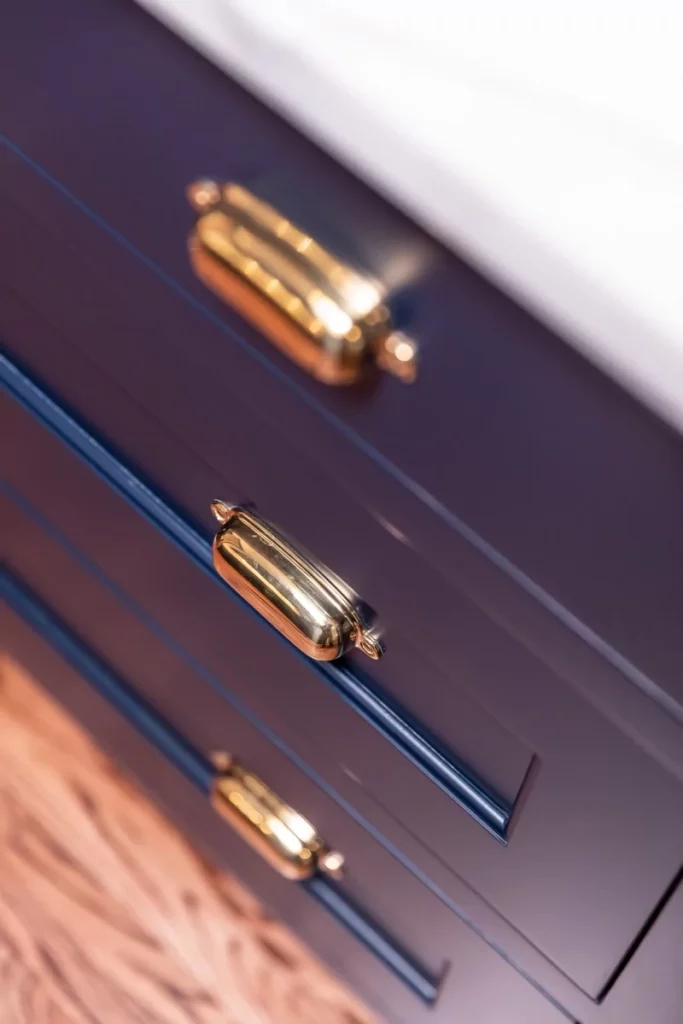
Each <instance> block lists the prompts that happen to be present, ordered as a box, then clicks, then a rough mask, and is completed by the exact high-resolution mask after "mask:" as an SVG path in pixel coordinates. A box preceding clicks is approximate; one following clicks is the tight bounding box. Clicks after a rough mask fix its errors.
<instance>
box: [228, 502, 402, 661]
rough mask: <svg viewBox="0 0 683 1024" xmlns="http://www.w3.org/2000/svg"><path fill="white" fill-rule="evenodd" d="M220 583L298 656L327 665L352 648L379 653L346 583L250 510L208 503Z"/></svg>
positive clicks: (370, 625)
mask: <svg viewBox="0 0 683 1024" xmlns="http://www.w3.org/2000/svg"><path fill="white" fill-rule="evenodd" d="M211 511H212V512H213V514H214V516H215V518H216V519H217V520H218V522H219V523H220V528H219V530H218V532H217V533H216V536H215V538H214V542H213V564H214V568H215V569H216V571H217V572H218V574H219V576H220V577H221V578H222V579H223V580H225V582H226V583H228V584H229V585H230V586H231V587H232V588H233V589H234V590H236V591H237V593H238V594H241V596H242V597H243V598H245V600H246V601H248V602H249V604H250V605H251V606H252V607H253V608H255V609H256V610H257V611H258V612H260V613H261V615H263V617H264V618H265V619H267V620H268V622H270V623H271V625H273V626H275V628H276V629H278V630H279V631H280V633H282V634H283V635H284V636H286V637H287V639H288V640H290V641H291V642H292V643H293V644H295V646H296V647H298V648H299V650H300V651H303V652H304V654H307V655H308V656H309V657H310V658H314V659H315V660H316V661H333V660H334V659H335V658H340V657H341V656H342V655H343V654H345V653H346V652H347V651H349V650H350V649H351V648H352V647H359V648H360V650H361V651H363V652H364V653H365V654H367V655H368V657H369V658H374V659H377V658H380V657H381V656H382V654H383V653H384V648H383V646H382V643H381V641H380V639H379V636H378V633H377V630H376V625H375V622H374V616H373V614H372V612H371V611H370V609H368V608H367V607H366V606H365V605H364V604H363V602H362V601H360V600H359V598H358V597H357V596H356V595H355V594H354V593H353V591H352V590H350V588H349V587H347V586H346V584H345V583H344V582H343V581H342V580H340V579H339V578H338V577H337V576H335V575H334V574H333V573H332V572H331V571H330V570H329V569H327V568H325V567H324V566H322V565H320V564H319V563H318V562H316V561H315V559H314V558H313V557H312V556H311V555H308V554H305V553H304V552H303V551H301V550H298V549H297V548H295V547H294V546H293V545H292V543H291V542H290V541H289V540H288V539H287V538H286V537H285V536H283V534H281V533H279V532H278V531H277V530H276V529H275V528H274V527H273V526H271V525H270V523H268V522H266V521H265V520H264V519H261V518H260V517H259V516H258V515H257V514H256V513H255V512H254V511H253V510H252V509H250V508H245V507H243V506H240V505H228V504H226V503H225V502H224V501H214V502H213V503H212V505H211Z"/></svg>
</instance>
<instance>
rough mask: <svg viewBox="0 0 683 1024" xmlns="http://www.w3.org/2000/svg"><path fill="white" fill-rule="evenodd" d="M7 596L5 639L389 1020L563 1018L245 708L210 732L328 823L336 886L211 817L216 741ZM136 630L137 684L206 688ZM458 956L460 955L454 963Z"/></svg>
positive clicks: (40, 604)
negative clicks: (289, 877)
mask: <svg viewBox="0 0 683 1024" xmlns="http://www.w3.org/2000/svg"><path fill="white" fill-rule="evenodd" d="M0 592H1V593H2V595H3V597H4V598H5V599H6V600H7V605H3V607H2V610H1V611H0V622H1V624H2V629H3V637H4V638H6V641H5V642H6V644H7V648H6V649H7V650H9V652H10V653H11V654H12V655H14V656H15V657H17V658H18V659H19V660H20V661H22V662H23V663H25V664H26V665H27V667H28V668H29V669H30V670H31V671H32V672H34V674H36V675H37V677H38V678H39V679H40V680H41V681H43V680H44V681H45V684H46V685H48V687H49V688H50V689H51V690H52V691H53V692H54V693H55V695H56V696H57V697H58V698H59V699H60V700H61V701H62V702H63V703H65V704H66V706H67V707H69V708H70V709H71V710H72V711H74V712H75V713H76V714H77V715H78V717H79V718H81V719H82V720H83V721H84V723H85V724H86V726H87V727H88V728H89V729H90V730H91V731H92V732H93V733H94V734H95V736H96V738H97V739H99V740H100V742H102V744H103V746H104V748H105V749H106V750H107V751H108V752H109V753H111V754H112V755H114V756H115V757H116V758H118V759H119V760H120V761H121V762H122V764H123V765H124V766H125V767H126V768H128V769H129V770H131V771H133V772H134V773H135V774H136V775H137V776H138V778H139V779H140V780H141V781H142V782H143V784H144V785H145V787H146V788H147V789H148V790H151V792H152V794H153V795H154V796H156V797H157V798H158V799H159V800H160V802H161V803H162V805H163V806H164V808H165V809H166V810H167V811H168V812H170V813H171V814H172V815H173V817H174V818H175V820H176V821H177V822H178V823H179V824H180V825H181V827H182V828H184V830H185V831H186V832H187V833H188V836H189V837H190V838H191V839H192V841H193V842H196V843H198V844H199V845H200V846H203V847H206V848H207V849H208V850H209V851H210V853H211V855H212V856H213V857H214V858H215V859H216V860H217V861H218V863H219V864H220V865H222V866H225V867H226V868H228V869H229V870H230V871H231V872H236V873H238V874H239V875H240V877H242V878H243V879H244V880H245V881H246V882H247V883H248V884H249V885H250V886H251V888H252V889H253V890H254V891H255V892H256V893H257V895H259V896H260V897H261V898H262V899H265V900H266V901H267V903H268V904H269V906H271V907H272V908H273V909H274V910H275V911H276V912H277V913H278V914H279V915H280V916H282V917H283V918H284V919H285V921H288V922H291V923H292V924H293V925H294V926H295V927H296V929H297V931H298V932H299V933H300V934H301V936H302V937H303V938H304V939H305V940H306V941H307V942H308V943H309V944H310V945H311V947H312V948H314V949H315V950H316V951H317V952H318V953H319V954H321V955H322V956H323V957H325V958H326V959H327V960H328V962H329V963H330V965H331V966H332V967H333V968H335V969H336V970H339V971H341V972H342V973H343V974H344V976H345V977H346V978H347V980H348V981H350V982H351V983H352V984H353V985H354V986H355V987H356V988H357V989H358V990H359V991H360V992H361V993H362V994H363V995H364V996H365V997H366V998H368V999H370V1000H371V1001H372V1002H373V1003H374V1005H375V1006H376V1007H377V1009H378V1010H379V1011H380V1012H381V1013H382V1015H383V1017H384V1019H386V1020H388V1021H396V1022H397V1024H398V1022H400V1021H403V1022H405V1024H408V1022H410V1024H412V1022H416V1024H417V1022H418V1021H424V1022H425V1024H426V1022H427V1021H428V1020H429V1021H434V1022H435V1024H437V1022H438V1021H443V1022H446V1021H449V1020H452V1019H453V1018H454V1016H463V1017H464V1018H465V1019H476V1015H477V1014H480V1013H483V1014H484V1015H485V1016H486V1017H490V1018H491V1019H494V1018H496V1017H498V1016H499V1015H501V1014H502V1013H503V1012H504V1011H506V1012H508V1016H509V1008H510V1007H513V1010H512V1014H513V1016H512V1017H509V1019H511V1020H518V1021H519V1022H520V1024H522V1022H527V1021H528V1022H530V1024H560V1021H561V1020H564V1019H566V1018H565V1017H564V1014H562V1013H561V1012H560V1011H559V1010H558V1009H557V1008H555V1007H554V1006H553V1005H552V1004H551V1003H549V1002H548V1001H547V1000H546V999H545V998H544V997H543V996H542V995H541V994H540V993H539V992H538V991H537V990H536V989H535V988H534V987H533V986H532V985H530V984H529V983H528V982H527V981H526V980H525V979H523V978H522V976H521V975H519V974H518V973H517V972H516V971H514V969H513V968H512V967H511V966H510V965H509V964H508V963H506V962H505V961H504V960H502V959H501V958H499V957H498V956H497V955H496V954H495V953H494V952H493V951H492V950H491V949H490V948H489V947H488V946H487V945H486V944H485V943H484V942H483V941H482V940H481V939H480V938H479V937H477V936H476V935H474V934H473V933H471V932H470V931H469V929H468V928H467V927H466V926H465V925H464V924H463V923H462V922H461V921H459V920H458V918H456V917H455V916H454V915H452V914H451V913H449V912H448V911H447V910H446V908H445V907H443V906H442V905H441V904H440V903H439V902H438V900H436V898H435V897H434V896H433V895H432V894H431V893H429V892H428V890H427V889H425V888H424V887H423V886H421V885H420V884H419V883H417V882H416V881H415V880H414V879H413V878H412V877H411V876H410V875H409V874H408V873H407V872H406V871H405V869H403V868H402V867H401V866H400V865H399V864H398V863H397V862H396V861H395V859H393V858H391V857H390V856H388V855H387V854H386V852H385V851H384V850H382V849H381V848H379V847H378V846H377V844H376V843H373V841H372V840H371V839H370V838H369V837H368V836H367V835H366V834H365V833H363V832H362V831H361V830H359V829H358V826H357V825H356V824H355V823H354V822H353V821H352V820H350V819H349V818H348V817H346V816H345V815H344V814H343V813H342V812H341V811H340V809H339V808H338V807H336V806H335V805H334V803H333V802H332V801H330V799H329V797H328V796H327V795H326V794H325V793H324V792H323V791H321V790H319V789H317V788H316V787H315V786H314V785H313V784H312V783H311V782H310V780H309V779H307V778H306V777H305V776H304V775H303V773H302V772H301V771H299V770H298V769H297V768H296V767H294V765H293V764H292V763H291V761H289V760H288V759H287V757H286V756H285V755H284V754H283V752H282V751H281V750H279V749H277V748H276V747H275V746H273V744H272V743H271V742H269V741H268V740H267V739H266V738H265V737H264V736H263V735H262V734H260V733H259V732H258V731H257V730H256V729H254V728H253V726H252V725H250V724H249V723H248V722H246V721H245V720H244V719H242V718H240V716H238V715H233V716H226V715H225V714H223V715H222V716H221V724H220V726H218V724H217V723H216V728H215V729H214V732H213V736H212V737H211V739H213V740H214V741H215V742H217V743H219V744H226V743H230V744H231V745H232V746H233V749H237V748H238V749H239V751H240V754H241V756H243V757H244V758H245V760H246V759H247V758H248V759H249V763H250V764H251V765H253V766H255V767H256V766H257V767H258V771H259V772H260V773H261V774H262V775H263V776H264V777H272V778H275V779H277V785H278V788H279V790H280V791H281V792H282V793H283V794H285V795H286V796H287V797H288V799H290V800H291V801H292V802H293V803H295V804H296V806H297V808H300V809H302V810H305V813H306V814H309V815H310V816H311V818H313V817H314V816H315V817H316V818H317V821H318V822H320V823H321V824H324V827H325V828H328V829H331V830H332V832H333V833H334V834H335V841H336V840H337V838H338V839H339V846H340V847H343V849H344V852H345V854H346V858H347V861H346V871H345V877H344V880H343V881H341V882H330V881H328V880H326V879H325V877H324V876H322V875H315V876H313V877H312V878H310V879H308V880H306V881H304V882H301V883H295V882H294V883H293V882H287V881H285V880H284V879H282V878H281V877H280V876H278V875H277V874H275V873H274V872H272V871H271V870H270V869H269V867H268V866H267V865H266V864H265V863H264V862H263V861H261V860H259V859H257V858H254V856H253V854H251V853H250V851H249V849H248V848H247V847H246V846H245V844H244V843H242V842H241V841H240V839H239V838H238V837H237V836H236V834H235V833H233V832H231V831H230V830H229V829H227V827H226V826H225V824H224V823H222V822H220V821H219V819H218V818H217V817H215V816H214V817H212V816H211V812H210V809H209V808H210V804H209V799H208V797H209V791H210V786H211V779H212V771H213V769H212V764H211V761H210V759H209V757H208V749H207V748H205V747H201V746H194V745H192V744H191V743H188V742H187V740H186V739H185V737H184V735H183V733H182V732H181V731H179V729H178V728H177V727H176V726H174V725H173V723H171V722H169V721H168V720H166V719H165V718H164V717H163V716H161V715H160V714H159V712H158V711H157V709H156V708H155V707H154V706H153V705H151V704H149V703H148V702H147V701H145V699H144V698H143V697H142V696H141V695H140V693H139V692H138V690H137V689H136V687H135V686H131V680H129V679H124V678H122V676H121V675H120V674H119V673H118V672H117V671H116V670H115V669H114V668H113V667H112V666H111V665H110V664H108V663H107V661H105V660H103V659H102V657H101V655H100V654H99V652H97V651H96V650H94V649H93V647H92V646H91V645H90V644H89V643H88V642H87V640H86V639H84V638H83V637H81V636H80V635H79V634H77V633H76V632H74V631H73V629H72V628H71V627H70V625H69V623H67V622H66V621H65V620H64V619H63V618H61V617H58V616H56V615H55V613H54V611H53V610H52V609H50V608H49V607H48V606H47V605H46V604H45V602H44V601H43V600H42V599H41V598H40V597H39V595H37V594H36V593H35V592H32V591H31V590H29V589H27V588H26V586H25V584H24V583H23V581H21V580H19V579H18V578H17V577H16V576H14V575H12V574H8V573H4V574H3V575H2V576H1V577H0ZM83 596H87V599H88V600H90V599H91V598H92V596H93V592H92V591H91V590H90V589H87V594H84V595H83ZM95 601H96V603H97V602H98V601H99V602H101V607H102V608H104V606H107V605H108V612H109V614H110V615H111V619H112V629H114V630H116V629H117V628H126V627H125V620H126V618H127V616H126V612H125V609H122V608H117V607H116V606H115V605H112V604H111V603H110V602H108V601H107V597H106V595H100V597H99V598H97V597H96V598H95ZM119 616H121V621H119ZM128 627H132V635H133V637H135V639H136V640H139V641H140V646H139V647H137V654H136V657H137V660H138V670H137V673H136V677H135V682H136V683H137V680H138V678H140V679H143V680H144V679H145V678H146V680H147V682H146V685H147V687H149V674H150V673H155V672H160V673H161V674H162V676H164V677H165V678H168V677H169V675H170V676H171V677H173V676H174V675H175V676H176V678H177V679H179V680H182V681H183V682H184V683H186V684H187V685H188V686H189V688H190V689H191V690H192V691H195V692H198V691H200V690H201V688H202V682H201V680H200V679H197V678H195V679H192V677H191V675H190V676H188V675H184V670H183V669H182V668H181V669H180V670H177V669H175V668H174V657H173V655H172V653H171V652H170V651H168V650H164V649H163V647H162V646H160V645H159V644H158V642H157V641H156V640H155V638H154V637H153V636H149V637H148V638H147V640H148V644H145V641H144V637H143V633H144V631H143V630H140V629H139V624H137V623H135V622H134V621H133V622H132V623H131V622H130V621H129V622H128ZM48 644H49V645H50V646H49V647H48V646H47V645H48ZM55 652H56V653H57V654H58V655H59V657H56V656H55ZM330 834H332V833H330ZM162 882H163V880H162ZM397 929H402V931H403V934H404V935H405V937H406V941H407V940H408V939H409V941H410V943H411V944H412V946H413V948H419V952H420V954H421V958H418V957H417V956H415V955H414V954H413V953H412V952H407V951H406V948H405V947H404V945H403V943H402V942H401V941H400V940H399V939H397V938H396V934H397V931H396V930H397ZM451 957H452V958H453V960H454V961H455V959H457V961H458V963H457V964H456V963H455V962H454V963H453V964H452V965H450V964H448V962H447V958H451ZM425 963H426V964H427V966H425ZM430 963H431V964H432V965H433V966H429V964H430ZM447 968H448V973H447V974H446V969H447ZM483 979H485V981H486V984H485V985H484V986H482V980H483ZM506 1008H507V1009H506Z"/></svg>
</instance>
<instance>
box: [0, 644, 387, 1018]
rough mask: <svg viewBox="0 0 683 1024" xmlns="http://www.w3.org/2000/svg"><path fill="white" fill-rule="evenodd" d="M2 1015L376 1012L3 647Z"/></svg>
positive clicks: (191, 1015) (0, 781)
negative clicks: (214, 861) (205, 851)
mask: <svg viewBox="0 0 683 1024" xmlns="http://www.w3.org/2000/svg"><path fill="white" fill-rule="evenodd" d="M0 747H1V749H2V759H1V761H0V1022H2V1024H66V1022H68V1024H100V1022H102V1024H104V1022H106V1024H124V1022H125V1024H271V1022H275V1024H295V1022H296V1024H372V1022H373V1021H374V1019H375V1018H374V1017H372V1016H371V1014H369V1013H368V1011H367V1010H365V1009H364V1008H363V1007H362V1006H361V1005H360V1004H359V1002H358V1001H357V1000H356V999H355V998H354V997H353V996H352V995H351V994H350V993H348V992H347V991H346V990H345V989H344V988H343V987H342V986H341V984H340V983H339V982H338V981H337V980H336V979H335V978H334V977H332V976H331V975H330V973H329V972H328V970H327V969H326V968H324V967H323V966H322V965H320V964H319V963H318V962H317V961H316V960H315V959H314V958H313V957H312V956H311V954H310V953H309V952H308V951H306V950H305V949H304V948H303V947H302V946H301V944H300V943H299V942H298V941H297V940H296V939H295V938H294V937H293V936H292V935H291V934H290V933H289V932H288V930H287V929H285V928H284V926H283V925H281V924H280V923H279V922H277V921H275V920H273V919H271V918H270V917H269V916H268V915H267V914H266V913H264V911H263V909H262V908H261V906H260V905H259V903H258V901H257V900H256V899H255V898H254V897H253V896H251V895H250V894H249V893H248V892H247V891H246V890H245V889H244V888H242V886H241V885H240V884H239V883H237V882H236V881H235V880H234V879H232V878H230V877H228V876H227V875H225V874H224V873H222V872H220V871H218V870H217V869H215V868H214V867H213V866H212V865H210V864H208V863H206V861H205V860H204V859H203V858H202V857H200V856H199V854H198V853H197V852H196V851H195V850H194V849H193V848H192V846H191V845H190V844H189V843H188V842H187V840H186V839H185V838H184V837H183V836H182V835H181V834H180V833H179V832H178V831H177V830H176V829H175V828H174V827H173V826H172V825H171V824H170V822H168V820H166V819H165V818H164V816H163V815H162V814H161V812H160V811H159V810H158V809H157V808H156V807H155V806H154V805H153V804H152V803H151V802H150V801H149V800H148V799H147V797H146V796H144V795H143V794H142V793H140V792H139V790H138V789H137V788H136V787H135V786H134V785H133V783H132V782H130V781H129V780H128V779H127V778H126V777H125V776H124V775H123V774H122V773H121V772H120V771H118V770H117V769H116V768H115V767H114V766H113V765H112V764H111V763H110V762H109V761H108V759H107V758H106V757H104V756H103V755H102V754H101V753H100V752H99V751H98V750H97V748H96V747H95V745H94V744H93V742H92V741H91V740H90V738H89V737H88V736H87V735H86V734H85V733H84V731H83V730H82V729H81V728H80V727H79V726H78V725H77V724H76V723H75V722H73V721H72V720H71V719H70V718H69V717H68V716H67V715H66V714H65V713H64V712H63V711H62V710H61V709H60V708H59V707H57V706H56V705H55V704H54V703H53V702H52V701H51V699H50V698H48V696H47V695H46V694H45V693H44V692H43V691H42V690H41V689H40V688H39V687H38V686H37V684H36V683H35V682H34V681H33V680H32V679H30V677H29V676H28V675H27V674H26V672H25V671H24V670H23V669H22V668H21V667H20V666H18V665H17V664H16V663H14V662H13V661H11V660H10V659H9V658H7V657H5V658H0Z"/></svg>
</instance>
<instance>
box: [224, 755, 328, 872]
mask: <svg viewBox="0 0 683 1024" xmlns="http://www.w3.org/2000/svg"><path fill="white" fill-rule="evenodd" d="M212 760H213V763H214V766H215V768H216V775H215V778H214V781H213V785H212V787H211V802H212V804H213V807H214V809H215V810H216V811H217V813H218V814H220V816H221V817H222V818H223V819H224V820H225V821H227V822H228V823H229V824H230V825H232V827H233V828H234V829H235V831H236V832H238V833H239V834H240V835H241V836H242V838H243V839H245V840H246V842H248V843H249V845H250V846H251V847H252V848H253V849H255V850H256V851H257V852H258V853H259V854H260V855H261V856H262V857H263V859H264V860H266V861H267V862H268V863H269V864H270V865H271V867H273V868H275V870H276V871H277V872H278V874H280V875H282V876H283V878H289V879H291V880H292V881H302V880H303V879H305V878H311V877H312V876H313V875H314V874H316V873H317V872H319V871H322V872H324V873H325V874H328V875H332V876H333V877H334V878H340V877H341V875H342V869H343V865H344V857H343V856H342V854H341V853H338V852H337V851H336V850H331V849H330V847H329V846H328V845H327V843H326V842H325V841H324V840H323V839H322V838H321V837H320V836H319V835H318V833H317V832H316V830H315V828H314V827H313V825H311V823H310V821H308V820H307V819H306V818H304V817H303V815H301V814H299V813H298V811H295V810H294V809H293V808H292V807H290V806H289V805H288V804H286V803H285V802H284V801H283V800H281V799H280V797H279V796H277V795H276V794H275V793H274V792H273V791H272V789H269V787H268V786H266V784H265V782H263V781H262V780H261V779H259V778H258V776H256V775H254V774H253V773H252V772H250V771H248V770H247V769H246V768H245V767H243V765H241V764H240V763H239V762H238V761H236V760H234V759H233V758H232V757H230V755H229V754H223V753H219V754H214V755H213V758H212Z"/></svg>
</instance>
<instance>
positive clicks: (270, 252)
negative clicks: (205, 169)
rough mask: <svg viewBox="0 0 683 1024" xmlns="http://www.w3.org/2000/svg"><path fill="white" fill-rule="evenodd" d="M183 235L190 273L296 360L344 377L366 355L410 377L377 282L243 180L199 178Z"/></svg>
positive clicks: (406, 352)
mask: <svg viewBox="0 0 683 1024" xmlns="http://www.w3.org/2000/svg"><path fill="white" fill-rule="evenodd" d="M188 198H189V200H190V202H191V204H192V206H193V207H194V208H195V210H196V211H197V213H198V214H199V216H198V218H197V223H196V226H195V229H194V231H193V232H192V234H191V235H190V239H189V249H190V258H191V261H192V265H193V268H194V271H195V273H196V274H197V276H198V277H199V278H200V280H201V281H203V283H204V284H206V285H207V286H208V287H209V288H211V290H212V291H214V292H216V294H217V295H218V296H219V297H220V298H221V299H223V301H224V302H226V303H227V304H228V305H230V306H233V307H234V308H235V309H236V310H237V311H238V312H239V313H241V314H242V316H244V317H245V319H247V320H249V321H250V322H251V323H253V324H254V325H255V326H256V327H258V329H259V330H260V331H261V332H262V333H263V334H264V335H265V336H266V337H267V338H268V339H269V340H270V341H272V342H273V343H274V344H275V345H277V346H278V347H279V348H280V349H281V350H282V351H283V352H285V354H286V355H288V356H289V358H290V359H292V360H293V361H294V362H295V363H297V364H298V365H299V366H301V367H302V368H303V369H304V370H306V371H307V372H308V373H310V374H312V375H313V376H314V377H316V378H317V379H318V380H321V381H323V382H324V383H325V384H349V383H351V382H352V381H354V380H356V379H357V378H358V377H360V376H361V374H362V373H363V372H364V370H365V368H366V366H367V365H368V363H371V362H375V363H377V364H378V365H379V366H381V367H382V368H383V369H385V370H388V371H389V372H390V373H393V374H394V375H395V376H396V377H399V378H400V379H401V380H403V381H408V382H409V381H412V380H414V379H415V374H416V366H417V347H416V345H415V343H414V342H413V341H412V340H411V339H410V338H408V337H407V336H406V335H404V334H403V333H402V332H401V331H395V330H394V329H393V326H392V322H391V314H390V311H389V309H388V307H387V305H386V295H385V290H384V288H383V287H382V286H381V285H380V284H379V283H378V282H377V281H375V280H374V279H373V278H372V277H370V276H369V275H367V274H364V273H361V272H359V271H357V270H355V269H354V268H352V267H350V266H348V265H347V264H345V263H343V262H341V261H340V260H339V259H337V258H336V257H335V256H334V255H333V254H332V253H330V252H328V251H327V250H326V249H324V248H323V247H322V246H321V245H320V244H318V242H316V241H315V239H313V238H311V236H310V235H308V234H306V232H304V231H302V230H301V229H300V228H298V227H296V225H294V224H292V222H291V221H289V220H288V219H287V218H286V217H285V216H283V215H282V214H281V213H279V212H278V211H277V210H275V209H274V207H272V206H270V205H269V204H268V203H266V202H264V201H263V200H261V199H259V198H258V197H257V196H255V195H253V194H252V193H251V192H249V191H248V190H247V189H246V188H244V187H243V186H242V185H238V184H235V183H234V182H228V183H225V184H219V183H217V182H215V181H198V182H195V183H194V184H193V185H190V187H189V189H188Z"/></svg>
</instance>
